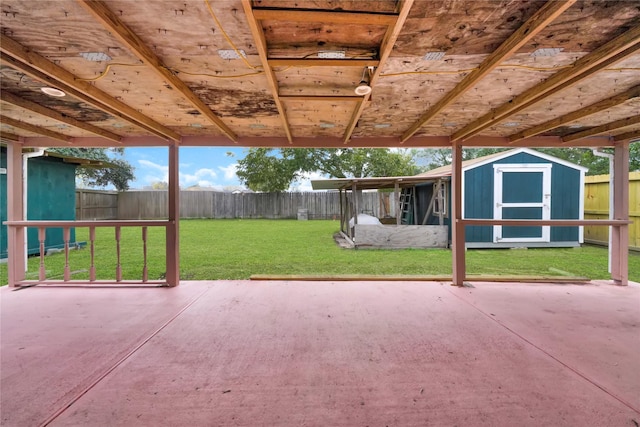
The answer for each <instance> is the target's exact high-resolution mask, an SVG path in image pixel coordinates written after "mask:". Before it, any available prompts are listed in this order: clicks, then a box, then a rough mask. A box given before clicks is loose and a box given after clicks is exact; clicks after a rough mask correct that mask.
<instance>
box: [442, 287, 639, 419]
mask: <svg viewBox="0 0 640 427" xmlns="http://www.w3.org/2000/svg"><path fill="white" fill-rule="evenodd" d="M475 286H476V288H475V289H467V288H464V289H456V290H455V291H454V290H452V292H454V293H455V294H456V295H457V296H460V297H461V298H462V299H464V300H465V301H467V302H469V303H470V304H471V305H472V306H473V307H475V308H476V309H478V310H480V311H481V312H483V313H485V314H486V315H488V316H490V317H491V319H492V320H495V321H496V322H497V323H499V324H501V325H504V326H505V327H506V328H508V329H509V330H511V331H513V332H514V333H516V334H518V335H520V336H521V337H523V338H524V339H526V340H527V341H529V342H530V343H531V344H533V345H535V346H536V347H538V348H540V349H541V350H542V351H544V352H546V353H548V354H549V355H551V356H552V357H554V358H556V359H557V360H558V361H560V362H562V363H566V364H567V365H568V366H570V367H571V369H574V370H576V372H578V373H580V374H581V375H583V376H584V377H585V378H588V379H589V380H590V381H593V382H594V384H597V385H598V386H600V387H602V388H604V389H605V390H607V391H608V392H610V393H611V394H613V395H615V396H616V397H618V398H619V399H620V400H622V401H624V402H626V403H628V404H629V405H630V406H632V407H634V408H635V409H636V410H638V411H640V362H639V361H640V285H638V284H634V283H631V285H630V286H612V285H608V284H597V282H592V283H591V284H589V285H553V286H549V285H538V284H521V283H511V284H508V283H493V284H492V283H476V284H475ZM630 355H636V357H629V356H630ZM638 421H640V420H638Z"/></svg>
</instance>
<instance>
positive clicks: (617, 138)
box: [613, 129, 640, 142]
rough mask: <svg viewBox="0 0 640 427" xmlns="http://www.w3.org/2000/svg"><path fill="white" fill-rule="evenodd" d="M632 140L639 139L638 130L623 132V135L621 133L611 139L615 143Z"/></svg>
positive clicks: (639, 131) (639, 132)
mask: <svg viewBox="0 0 640 427" xmlns="http://www.w3.org/2000/svg"><path fill="white" fill-rule="evenodd" d="M634 139H636V140H637V139H640V129H639V130H632V131H630V132H625V133H621V134H619V135H616V136H614V137H613V140H614V141H616V142H620V141H631V140H634Z"/></svg>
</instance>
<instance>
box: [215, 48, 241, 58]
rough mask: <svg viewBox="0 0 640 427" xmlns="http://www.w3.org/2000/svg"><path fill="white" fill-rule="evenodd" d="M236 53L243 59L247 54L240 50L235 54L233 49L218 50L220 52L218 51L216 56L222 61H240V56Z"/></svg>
mask: <svg viewBox="0 0 640 427" xmlns="http://www.w3.org/2000/svg"><path fill="white" fill-rule="evenodd" d="M238 52H239V53H240V55H242V56H243V57H244V58H246V57H247V54H246V53H245V52H244V50H242V49H238V51H237V52H236V51H235V50H233V49H220V50H218V55H220V58H222V59H240V56H239V55H238Z"/></svg>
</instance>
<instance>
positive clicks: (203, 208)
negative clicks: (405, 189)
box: [118, 191, 393, 220]
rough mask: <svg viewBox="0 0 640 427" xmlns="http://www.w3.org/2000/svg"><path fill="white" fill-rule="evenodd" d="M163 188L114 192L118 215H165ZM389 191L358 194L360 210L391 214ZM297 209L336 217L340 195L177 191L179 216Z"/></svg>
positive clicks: (281, 213)
mask: <svg viewBox="0 0 640 427" xmlns="http://www.w3.org/2000/svg"><path fill="white" fill-rule="evenodd" d="M167 197H168V195H167V192H166V191H127V192H124V193H119V194H118V219H121V220H128V219H162V218H167V216H168V214H167V206H168V203H169V202H168V199H167ZM392 199H393V197H392V194H391V193H377V192H367V193H362V194H361V199H360V200H359V207H360V211H361V212H362V213H367V214H370V215H374V216H377V217H385V216H390V215H393V200H392ZM299 209H307V211H308V218H309V219H338V218H339V217H340V198H339V197H338V193H337V192H300V193H237V194H234V193H222V192H215V191H181V192H180V218H240V219H245V218H246V219H249V218H270V219H286V218H297V215H298V210H299Z"/></svg>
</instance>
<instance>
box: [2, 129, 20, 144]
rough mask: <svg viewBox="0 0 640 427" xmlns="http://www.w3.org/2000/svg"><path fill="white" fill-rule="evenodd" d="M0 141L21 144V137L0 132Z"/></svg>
mask: <svg viewBox="0 0 640 427" xmlns="http://www.w3.org/2000/svg"><path fill="white" fill-rule="evenodd" d="M0 139H1V140H5V141H12V142H17V143H22V140H21V137H20V136H18V135H16V134H13V133H11V132H5V131H3V130H0Z"/></svg>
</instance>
